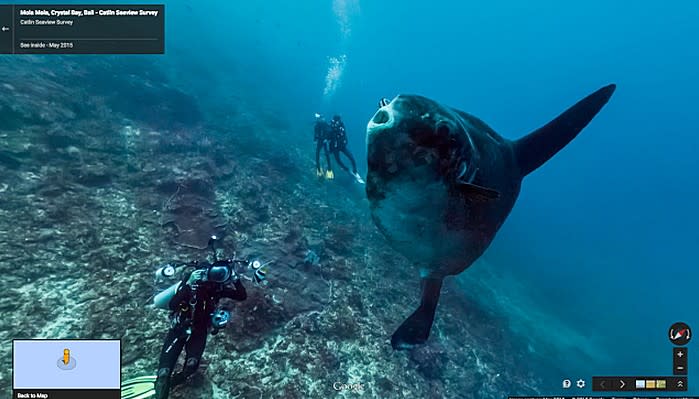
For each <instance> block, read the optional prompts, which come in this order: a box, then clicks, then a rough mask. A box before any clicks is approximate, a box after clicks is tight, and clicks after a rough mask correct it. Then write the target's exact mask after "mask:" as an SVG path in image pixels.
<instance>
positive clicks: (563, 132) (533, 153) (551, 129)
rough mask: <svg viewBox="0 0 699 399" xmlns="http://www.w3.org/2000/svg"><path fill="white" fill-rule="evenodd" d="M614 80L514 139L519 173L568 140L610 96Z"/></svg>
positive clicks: (530, 170) (523, 173)
mask: <svg viewBox="0 0 699 399" xmlns="http://www.w3.org/2000/svg"><path fill="white" fill-rule="evenodd" d="M615 89H616V85H615V84H610V85H608V86H605V87H603V88H601V89H599V90H597V91H596V92H594V93H592V94H590V95H589V96H587V97H585V98H583V99H582V100H580V101H578V103H577V104H575V105H573V106H572V107H570V108H568V109H567V110H566V111H565V112H563V113H562V114H560V115H558V117H556V119H554V120H552V121H551V122H549V123H547V124H546V125H544V126H543V127H541V128H539V129H537V130H535V131H534V132H532V133H530V134H528V135H526V136H524V137H522V138H520V139H519V140H516V141H515V142H514V151H515V156H516V157H517V163H518V165H519V169H520V172H521V174H522V176H526V175H528V174H529V173H531V172H533V171H534V170H536V169H537V168H538V167H539V166H541V165H543V164H544V163H545V162H546V161H548V160H549V159H550V158H551V157H552V156H554V155H555V154H556V153H557V152H558V151H560V150H561V149H562V148H563V147H565V146H566V145H567V144H568V143H570V142H571V141H572V140H573V139H574V138H575V136H577V135H578V133H580V131H581V130H583V128H585V126H587V124H588V123H590V121H591V120H592V118H594V117H595V115H597V113H598V112H599V111H600V110H601V109H602V107H604V105H605V104H606V103H607V101H609V98H611V97H612V94H613V93H614V90H615Z"/></svg>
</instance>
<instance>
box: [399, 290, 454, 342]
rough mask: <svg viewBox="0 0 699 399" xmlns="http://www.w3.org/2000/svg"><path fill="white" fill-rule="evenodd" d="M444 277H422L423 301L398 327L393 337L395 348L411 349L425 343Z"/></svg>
mask: <svg viewBox="0 0 699 399" xmlns="http://www.w3.org/2000/svg"><path fill="white" fill-rule="evenodd" d="M441 290H442V279H441V278H439V279H433V278H423V279H422V301H421V302H420V307H419V308H417V310H416V311H415V312H413V314H411V315H410V317H408V318H407V319H406V320H405V321H404V322H403V324H401V325H400V327H398V329H397V330H396V332H394V333H393V336H392V337H391V346H393V349H395V350H402V349H410V348H412V347H414V346H416V345H421V344H424V343H425V342H426V341H427V338H428V337H429V336H430V330H431V329H432V322H434V312H435V310H437V303H438V302H439V293H440V291H441Z"/></svg>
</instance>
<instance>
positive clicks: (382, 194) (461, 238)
mask: <svg viewBox="0 0 699 399" xmlns="http://www.w3.org/2000/svg"><path fill="white" fill-rule="evenodd" d="M615 87H616V86H614V85H609V86H606V87H603V88H601V89H599V90H597V91H596V92H594V93H592V94H590V95H589V96H587V97H585V98H584V99H582V100H580V101H579V102H578V103H576V104H575V105H573V106H572V107H570V108H568V110H566V111H565V112H563V113H562V114H561V115H559V116H558V117H557V118H555V119H554V120H552V121H551V122H549V123H548V124H546V125H545V126H543V127H541V128H539V129H537V130H535V131H534V132H532V133H530V134H528V135H526V136H524V137H522V138H521V139H519V140H516V141H510V140H506V139H504V138H503V137H501V136H500V135H498V134H497V133H495V131H493V129H491V128H490V127H489V126H488V125H486V124H485V123H484V122H483V121H481V120H480V119H478V118H476V117H474V116H473V115H469V114H467V113H465V112H463V111H459V110H455V109H453V108H450V107H447V106H444V105H441V104H439V103H437V102H436V101H433V100H430V99H428V98H425V97H421V96H415V95H400V96H398V97H396V98H394V99H393V101H391V102H390V103H389V104H387V105H383V106H382V107H381V108H380V109H379V110H378V111H377V112H376V114H375V115H374V117H373V118H372V119H371V121H369V124H368V126H367V138H366V139H367V163H368V174H367V185H366V193H367V198H368V199H369V205H370V209H371V216H372V219H373V220H374V223H375V224H376V226H377V227H378V228H379V230H380V231H381V232H382V233H383V234H384V235H385V236H386V238H387V239H388V241H389V242H390V243H391V245H392V246H393V247H394V248H395V249H396V250H397V251H399V252H401V253H402V254H403V255H405V256H406V257H407V258H408V259H409V260H411V261H412V262H413V263H416V264H417V265H419V268H420V277H421V278H422V280H421V283H422V284H421V286H422V298H421V301H420V305H419V307H418V308H417V309H416V310H415V311H414V312H413V314H411V315H410V316H409V317H408V318H407V319H406V320H405V321H404V322H403V324H401V325H400V327H398V329H397V330H396V331H395V332H394V333H393V336H392V337H391V346H393V348H394V349H407V348H410V347H413V346H415V345H419V344H422V343H424V342H425V341H427V338H428V337H429V334H430V330H431V328H432V323H433V321H434V315H435V311H436V309H437V303H438V302H439V295H440V290H441V287H442V279H443V278H444V277H445V276H448V275H455V274H459V273H461V272H462V271H464V270H465V269H466V268H467V267H469V266H471V264H472V263H473V262H474V261H475V260H476V259H478V258H479V257H480V256H481V255H482V254H483V252H484V251H485V250H486V249H487V248H488V246H489V245H490V243H491V242H492V241H493V238H494V237H495V234H496V233H497V231H498V230H499V229H500V226H502V224H503V223H504V222H505V219H506V218H507V215H509V213H510V211H511V210H512V207H513V206H514V204H515V201H516V200H517V196H518V195H519V190H520V187H521V184H522V179H523V178H524V176H526V175H528V174H529V173H531V172H532V171H534V170H536V169H537V168H538V167H540V166H541V165H543V164H544V163H545V162H546V161H547V160H548V159H550V158H551V157H552V156H553V155H555V154H556V153H557V152H558V151H560V150H561V149H562V148H563V147H565V146H566V145H567V144H568V143H569V142H570V141H571V140H573V139H574V138H575V137H576V136H577V134H578V133H580V131H581V130H582V129H583V128H584V127H585V126H586V125H587V124H588V123H589V122H590V121H591V120H592V118H594V116H595V115H596V114H597V113H598V112H599V111H600V109H602V107H603V106H604V105H605V104H606V103H607V101H608V100H609V98H610V97H611V96H612V93H614V89H615Z"/></svg>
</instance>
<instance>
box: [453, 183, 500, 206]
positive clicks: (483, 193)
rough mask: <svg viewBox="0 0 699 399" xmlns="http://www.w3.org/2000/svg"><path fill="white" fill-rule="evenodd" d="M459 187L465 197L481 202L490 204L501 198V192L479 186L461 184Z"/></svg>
mask: <svg viewBox="0 0 699 399" xmlns="http://www.w3.org/2000/svg"><path fill="white" fill-rule="evenodd" d="M458 187H459V189H460V190H461V192H462V193H463V194H464V195H466V196H467V197H469V198H470V199H473V200H476V201H479V202H488V201H493V200H496V199H498V198H500V192H499V191H497V190H493V189H492V188H488V187H483V186H479V185H478V184H474V183H466V182H459V183H458Z"/></svg>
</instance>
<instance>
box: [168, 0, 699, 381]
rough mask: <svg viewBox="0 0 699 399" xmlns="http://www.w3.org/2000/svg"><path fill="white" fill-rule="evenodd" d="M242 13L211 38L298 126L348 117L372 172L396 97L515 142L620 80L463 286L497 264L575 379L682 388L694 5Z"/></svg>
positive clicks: (696, 241) (696, 173) (312, 6)
mask: <svg viewBox="0 0 699 399" xmlns="http://www.w3.org/2000/svg"><path fill="white" fill-rule="evenodd" d="M212 7H213V6H212ZM193 8H194V9H195V10H196V7H193ZM228 9H229V10H230V13H231V18H232V21H234V22H233V23H230V24H228V23H227V22H225V23H224V22H222V21H219V22H218V23H216V22H214V23H213V26H211V27H209V28H211V29H212V32H216V33H212V34H214V35H219V34H225V32H229V36H228V37H229V38H230V40H231V42H232V43H235V45H233V46H232V51H233V52H239V53H238V55H243V58H245V60H244V61H240V60H238V62H242V63H243V64H245V65H248V66H247V68H249V69H248V71H249V73H250V75H249V77H250V78H251V79H253V80H254V81H257V82H259V83H260V86H261V90H262V93H261V94H262V95H263V96H267V97H268V98H269V101H270V102H274V103H276V104H279V105H278V106H279V107H280V108H283V110H281V112H286V113H288V114H289V115H290V118H292V119H294V118H296V119H297V120H298V122H299V123H308V122H307V121H308V118H309V116H310V115H312V113H313V112H316V111H320V112H324V113H341V114H342V115H343V117H344V119H345V121H346V123H347V126H348V130H349V131H350V135H351V136H352V137H351V140H352V142H351V144H350V146H351V148H353V150H354V151H355V153H357V155H358V158H363V157H362V156H361V155H359V154H361V153H362V149H363V146H364V143H363V131H364V128H365V125H366V122H367V120H368V119H369V117H370V116H371V115H372V114H373V112H374V111H375V109H376V103H377V101H378V99H379V98H380V97H382V96H386V97H389V98H391V97H393V96H394V95H396V94H399V93H416V94H422V95H425V96H428V97H432V98H435V99H437V100H439V101H441V102H443V103H445V104H449V105H451V106H454V107H457V108H460V109H463V110H465V111H467V112H470V113H473V114H475V115H477V116H479V117H481V118H482V119H483V120H484V121H486V122H487V123H489V124H490V125H491V126H492V127H493V128H494V129H495V130H496V131H498V132H499V133H501V134H502V135H504V136H505V137H508V138H511V139H514V138H518V137H520V136H522V135H524V134H526V133H527V132H529V131H531V130H533V129H535V128H537V127H539V126H541V125H543V124H544V123H546V122H547V121H548V120H550V119H552V118H553V117H554V116H556V115H557V114H558V113H559V112H561V111H563V110H564V109H565V108H567V107H568V106H570V105H572V104H573V103H574V102H576V101H577V100H578V99H580V98H582V97H583V96H585V95H587V94H588V93H590V92H592V91H594V90H596V89H597V88H599V87H601V86H603V85H605V84H608V83H611V82H614V83H616V84H617V85H618V90H617V92H616V94H615V95H614V97H613V98H612V100H611V101H610V104H609V105H608V106H607V107H605V108H604V109H603V110H602V112H601V113H600V114H599V115H598V116H597V117H596V118H595V119H594V120H593V122H592V123H591V124H590V126H589V127H588V128H586V129H585V130H584V131H583V133H582V134H581V135H580V136H579V137H578V138H577V139H576V140H575V141H574V142H573V143H572V144H571V145H569V146H568V147H567V148H566V149H565V150H563V151H562V152H561V153H560V154H558V155H557V156H555V157H554V158H553V159H552V160H551V161H550V162H548V163H547V164H546V165H545V166H544V167H542V168H541V169H540V170H538V171H536V172H535V173H534V174H532V175H531V176H529V177H527V178H526V180H525V182H524V184H523V189H522V193H521V196H520V199H519V201H518V204H517V205H516V206H515V208H514V211H513V212H512V215H511V216H510V218H509V220H508V221H507V222H506V223H505V226H504V227H503V229H502V230H501V232H500V234H499V236H498V237H497V239H496V240H495V242H494V243H493V245H492V247H491V248H490V250H489V251H488V252H487V253H486V254H485V256H484V261H485V262H487V265H484V264H483V263H481V264H478V265H476V266H474V267H473V268H472V270H467V271H466V272H465V273H464V274H469V273H472V274H474V276H479V275H480V274H482V273H485V271H484V270H483V269H484V268H486V267H487V268H492V269H494V270H495V271H497V272H498V273H501V274H502V275H503V277H502V278H499V279H498V280H497V282H496V283H495V284H494V285H491V286H490V287H489V288H490V289H492V290H494V291H496V292H497V291H500V292H501V295H502V296H503V297H504V298H507V299H505V300H503V301H504V302H505V303H507V301H511V302H512V303H526V304H528V305H529V307H526V306H519V307H517V309H518V312H525V313H527V312H529V313H530V315H529V316H528V317H527V315H524V316H523V315H521V314H512V315H510V316H509V317H511V318H512V320H513V324H517V323H521V332H522V333H524V334H532V335H536V336H538V337H537V339H536V340H535V339H533V342H541V341H542V339H543V341H545V342H547V343H548V344H549V345H553V346H557V347H560V348H563V350H562V351H561V352H558V354H559V357H560V358H554V359H551V361H552V362H553V363H555V364H558V365H559V367H560V369H561V370H562V373H561V376H560V377H561V379H562V378H571V379H578V378H589V377H590V376H592V375H618V374H622V375H635V374H639V375H646V374H647V375H667V374H670V373H671V349H670V348H671V345H670V343H669V341H668V339H667V330H668V328H669V326H670V325H671V324H672V323H673V322H675V321H680V320H682V321H686V322H688V323H689V324H690V325H694V324H696V322H697V319H696V317H697V312H696V301H695V300H694V299H692V296H691V294H690V293H691V292H692V291H693V287H694V285H695V281H696V278H697V276H698V274H697V273H698V272H697V265H699V262H698V258H697V255H696V248H699V238H698V237H699V236H698V235H697V234H696V227H695V226H697V225H698V224H699V214H698V213H697V212H696V210H695V204H696V203H697V199H698V198H699V184H698V182H699V160H698V159H699V158H698V157H697V156H696V154H695V153H696V150H697V148H699V136H698V135H697V133H699V131H698V130H697V126H699V114H697V113H696V112H695V109H694V108H695V106H696V104H697V103H699V75H697V72H696V71H697V70H699V49H698V48H697V47H696V46H695V45H694V41H695V39H696V38H697V37H699V25H697V23H696V22H697V20H698V19H699V5H697V4H696V2H691V1H678V2H673V3H672V4H662V5H661V4H659V3H657V2H651V1H638V2H634V3H633V5H631V4H630V3H625V2H607V1H585V2H559V1H533V2H519V1H495V2H487V3H484V2H478V3H475V2H460V1H440V2H430V3H426V2H423V1H401V2H396V1H391V2H360V1H350V0H346V1H335V2H332V3H331V2H322V3H321V2H312V3H311V2H306V3H303V4H299V3H294V4H293V5H290V4H286V3H285V2H276V3H275V2H266V3H264V4H255V5H246V6H240V5H236V6H229V8H228ZM169 26H171V27H172V26H173V24H170V25H169ZM173 29H174V28H173ZM179 34H184V32H179ZM338 65H339V67H338ZM333 68H334V69H333ZM338 68H339V69H340V70H339V76H337V77H336V78H335V79H336V81H335V82H334V83H335V84H336V87H335V86H332V87H331V89H330V91H328V84H327V81H326V78H327V76H328V75H332V74H333V70H334V71H335V73H338V71H337V69H338ZM477 278H478V277H475V278H474V279H475V280H477ZM469 284H470V283H469V282H465V283H464V287H465V289H468V287H469ZM515 287H516V288H515ZM502 309H505V311H506V310H507V309H508V307H507V306H505V307H503V308H502ZM531 314H536V315H542V316H541V317H532V316H531ZM517 320H519V322H518V321H517ZM566 348H567V350H566ZM573 348H577V349H578V350H579V351H580V352H582V353H586V354H589V355H590V356H592V357H593V359H595V361H592V362H590V361H588V359H587V358H585V357H580V356H578V354H577V352H576V351H573ZM533 350H536V348H534V349H533ZM690 370H691V374H690V378H691V377H692V375H693V376H696V375H697V374H696V371H695V370H696V369H695V368H690ZM554 386H555V388H558V387H560V385H559V382H558V381H556V382H555V384H552V390H553V389H555V388H554Z"/></svg>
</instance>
